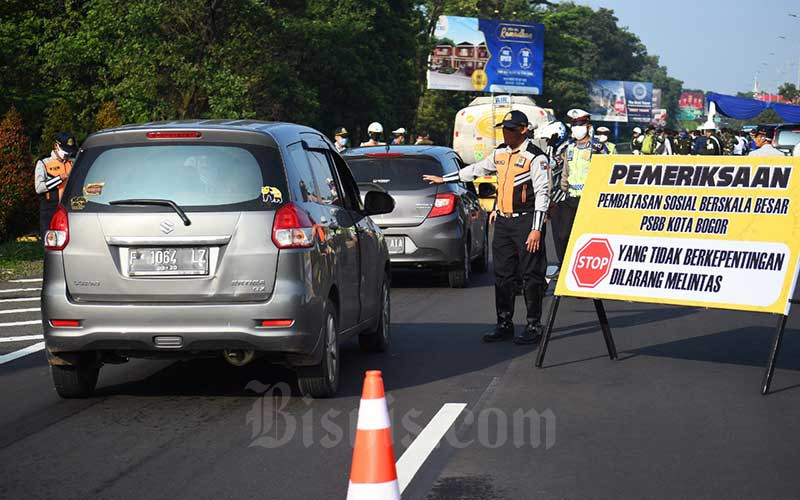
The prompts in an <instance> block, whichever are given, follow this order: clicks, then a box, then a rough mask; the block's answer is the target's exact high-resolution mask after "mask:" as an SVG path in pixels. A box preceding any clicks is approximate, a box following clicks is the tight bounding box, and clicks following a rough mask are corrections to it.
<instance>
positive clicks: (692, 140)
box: [631, 121, 783, 156]
mask: <svg viewBox="0 0 800 500" xmlns="http://www.w3.org/2000/svg"><path fill="white" fill-rule="evenodd" d="M773 134H774V127H770V126H765V125H759V126H758V127H757V128H754V129H752V130H750V131H749V132H746V131H744V130H733V129H730V128H722V129H719V128H718V127H717V126H716V124H715V123H714V122H713V121H707V122H706V123H704V124H703V125H701V126H700V127H698V128H697V129H696V130H692V131H687V130H686V129H685V128H682V129H681V130H680V131H677V130H671V129H666V128H656V127H654V126H653V125H650V126H649V127H647V129H646V130H645V131H644V132H642V129H641V128H639V127H636V128H634V129H633V134H632V138H631V152H632V153H633V154H644V155H709V156H720V155H733V156H748V155H750V154H754V156H765V155H766V152H767V151H769V152H770V154H769V155H770V156H777V155H776V154H774V153H780V152H779V151H778V150H777V149H776V148H774V147H773V146H772V136H773ZM765 147H766V149H762V148H765ZM773 149H774V150H775V151H772V150H773ZM759 150H760V151H759ZM756 151H759V152H758V153H756ZM780 156H783V153H780Z"/></svg>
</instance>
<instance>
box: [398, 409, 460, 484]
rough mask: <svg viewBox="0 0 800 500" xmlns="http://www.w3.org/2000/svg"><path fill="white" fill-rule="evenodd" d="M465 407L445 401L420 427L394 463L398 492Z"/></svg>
mask: <svg viewBox="0 0 800 500" xmlns="http://www.w3.org/2000/svg"><path fill="white" fill-rule="evenodd" d="M466 407H467V404H466V403H446V404H445V405H444V406H442V407H441V408H440V409H439V411H438V412H437V413H436V415H434V416H433V418H432V419H431V421H430V422H428V425H426V426H425V428H424V429H422V432H420V433H419V435H418V436H417V438H416V439H415V440H414V442H413V443H411V446H409V447H408V448H406V451H405V452H404V453H403V456H402V457H400V459H399V460H398V461H397V464H396V467H397V482H398V483H399V485H400V493H403V490H405V489H406V486H408V485H409V483H410V482H411V480H412V479H414V475H415V474H416V473H417V471H418V470H419V468H420V467H422V464H423V463H425V460H426V459H427V458H428V455H430V454H431V452H432V451H433V449H434V448H436V445H437V444H438V443H439V441H441V439H442V437H444V435H445V433H447V430H448V429H449V428H450V426H451V425H453V422H455V421H456V419H457V418H458V416H459V415H461V412H462V411H464V408H466Z"/></svg>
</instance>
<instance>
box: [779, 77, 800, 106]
mask: <svg viewBox="0 0 800 500" xmlns="http://www.w3.org/2000/svg"><path fill="white" fill-rule="evenodd" d="M778 95H779V96H781V97H783V98H784V99H786V100H787V101H789V102H791V103H795V104H797V103H800V89H798V88H797V86H796V85H795V84H794V83H789V82H786V83H784V84H782V85H781V86H780V87H778Z"/></svg>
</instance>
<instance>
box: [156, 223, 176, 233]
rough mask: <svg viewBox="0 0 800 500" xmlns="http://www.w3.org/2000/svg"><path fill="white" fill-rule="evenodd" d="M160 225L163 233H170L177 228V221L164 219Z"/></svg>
mask: <svg viewBox="0 0 800 500" xmlns="http://www.w3.org/2000/svg"><path fill="white" fill-rule="evenodd" d="M160 227H161V232H162V233H164V234H169V233H171V232H172V231H174V230H175V223H174V222H172V221H168V220H163V221H161V224H160Z"/></svg>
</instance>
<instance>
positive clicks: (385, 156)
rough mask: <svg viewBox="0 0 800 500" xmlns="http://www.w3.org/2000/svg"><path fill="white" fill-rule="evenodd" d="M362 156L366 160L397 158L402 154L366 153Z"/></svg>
mask: <svg viewBox="0 0 800 500" xmlns="http://www.w3.org/2000/svg"><path fill="white" fill-rule="evenodd" d="M364 156H366V157H367V158H397V157H400V156H404V155H403V153H367V154H365V155H364Z"/></svg>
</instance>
